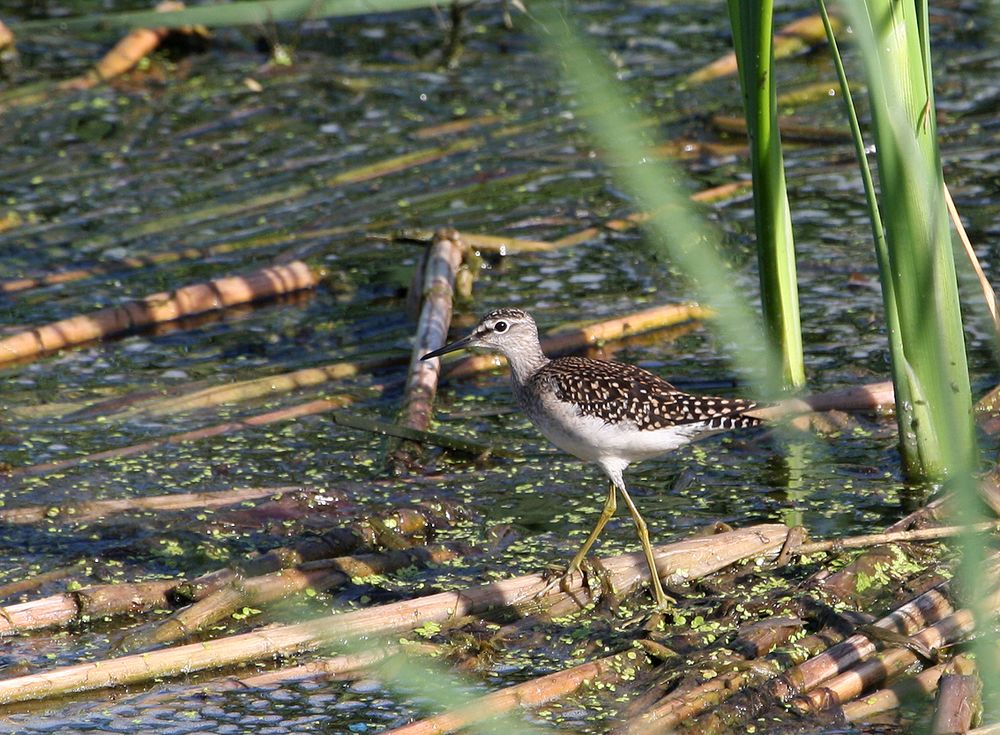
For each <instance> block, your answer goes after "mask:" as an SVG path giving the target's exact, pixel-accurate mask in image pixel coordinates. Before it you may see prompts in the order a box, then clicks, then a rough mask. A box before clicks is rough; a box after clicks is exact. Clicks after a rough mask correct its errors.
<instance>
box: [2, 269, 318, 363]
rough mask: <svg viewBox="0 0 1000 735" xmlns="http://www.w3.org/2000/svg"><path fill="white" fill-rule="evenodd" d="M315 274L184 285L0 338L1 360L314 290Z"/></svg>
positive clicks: (261, 274) (280, 272)
mask: <svg viewBox="0 0 1000 735" xmlns="http://www.w3.org/2000/svg"><path fill="white" fill-rule="evenodd" d="M317 283H318V279H317V277H316V275H315V274H314V273H313V272H312V271H311V270H310V269H309V266H307V265H306V264H305V263H302V262H295V263H289V264H287V265H276V266H272V267H270V268H264V269H263V270H259V271H256V272H255V273H250V274H248V275H246V276H230V277H227V278H219V279H216V280H214V281H209V282H208V283H199V284H194V285H191V286H183V287H182V288H179V289H177V290H176V291H173V292H171V293H158V294H153V295H152V296H147V297H145V298H144V299H140V300H138V301H131V302H128V303H126V304H124V305H122V306H116V307H112V308H107V309H101V310H99V311H95V312H93V313H91V314H84V315H80V316H75V317H70V318H69V319H62V320H60V321H57V322H53V323H51V324H46V325H44V326H41V327H35V328H34V329H30V330H27V331H24V332H20V333H18V334H14V335H11V336H9V337H5V338H3V339H0V364H3V363H8V362H14V361H19V360H26V359H29V358H34V357H37V356H39V355H42V354H46V353H49V352H54V351H56V350H60V349H63V348H64V347H71V346H74V345H79V344H84V343H86V342H90V341H93V340H96V339H103V338H106V337H110V336H114V335H120V334H124V333H126V332H129V331H131V330H134V329H140V328H142V327H148V326H150V325H152V324H158V323H161V322H168V321H174V320H177V319H180V318H181V317H187V316H193V315H195V314H203V313H205V312H209V311H214V310H217V309H225V308H228V307H230V306H236V305H238V304H246V303H250V302H252V301H259V300H261V299H268V298H273V297H275V296H279V295H281V294H286V293H292V292H293V291H300V290H303V289H309V288H314V287H315V286H316V284H317Z"/></svg>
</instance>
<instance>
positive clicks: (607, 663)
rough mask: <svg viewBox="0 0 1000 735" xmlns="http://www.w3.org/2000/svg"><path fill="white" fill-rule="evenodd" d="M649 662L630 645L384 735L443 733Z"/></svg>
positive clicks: (610, 678)
mask: <svg viewBox="0 0 1000 735" xmlns="http://www.w3.org/2000/svg"><path fill="white" fill-rule="evenodd" d="M648 666H649V660H648V659H647V658H646V656H645V655H644V654H643V653H642V652H641V651H638V650H636V649H634V648H633V649H629V650H627V651H622V652H620V653H615V654H612V655H611V656H605V657H604V658H599V659H597V660H596V661H588V662H587V663H584V664H580V665H578V666H573V667H571V668H568V669H563V670H562V671H556V672H554V673H552V674H547V675H545V676H540V677H538V678H535V679H531V680H529V681H526V682H523V683H521V684H515V685H513V686H509V687H506V688H504V689H500V690H498V691H495V692H492V693H490V694H487V695H485V696H482V697H476V698H475V699H473V700H472V701H470V702H467V703H466V704H463V705H462V706H461V707H459V708H457V709H454V710H451V711H450V712H443V713H442V714H439V715H435V716H434V717H428V718H426V719H423V720H417V721H416V722H411V723H410V724H408V725H403V726H402V727H397V728H394V729H392V730H387V731H385V733H384V735H445V734H446V733H451V732H455V731H457V730H463V729H465V728H468V727H469V726H470V725H474V724H475V723H477V722H482V721H484V720H489V719H491V718H493V717H496V716H497V715H502V714H506V713H509V712H511V711H513V710H514V709H517V708H518V707H537V706H539V705H542V704H545V703H546V702H551V701H552V700H554V699H558V698H559V697H565V696H566V695H568V694H572V693H573V692H575V691H576V690H577V689H579V688H580V687H581V686H583V685H584V684H587V683H589V682H593V681H616V680H620V679H621V678H622V676H623V674H624V675H632V674H634V673H635V671H636V669H639V668H647V667H648Z"/></svg>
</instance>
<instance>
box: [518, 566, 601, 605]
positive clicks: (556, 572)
mask: <svg viewBox="0 0 1000 735" xmlns="http://www.w3.org/2000/svg"><path fill="white" fill-rule="evenodd" d="M560 569H561V568H560V567H550V568H549V569H548V570H546V572H545V573H544V574H545V576H546V578H547V579H548V584H546V585H545V587H543V588H542V590H541V591H540V592H539V593H538V594H537V595H536V597H544V596H546V595H548V594H549V593H550V592H552V590H553V589H554V588H555V587H556V585H558V586H559V589H560V590H561V591H562V592H565V593H566V594H572V593H573V592H574V591H575V590H576V589H577V587H578V586H579V584H580V583H582V587H583V588H584V589H585V590H587V592H588V594H589V595H590V596H591V597H592V598H595V599H601V600H603V599H605V598H609V599H617V591H616V590H615V586H614V582H613V580H612V579H611V573H610V572H609V571H608V569H607V567H605V566H604V565H603V564H601V562H600V561H598V560H597V559H584V560H582V561H581V562H580V563H579V564H577V565H573V564H570V565H569V567H567V568H566V569H565V570H562V571H560ZM577 573H580V575H581V576H582V579H581V580H580V583H578V582H577V581H576V579H574V578H575V576H576V574H577ZM595 582H596V583H597V584H595ZM595 591H596V594H595Z"/></svg>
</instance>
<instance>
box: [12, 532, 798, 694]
mask: <svg viewBox="0 0 1000 735" xmlns="http://www.w3.org/2000/svg"><path fill="white" fill-rule="evenodd" d="M787 530H788V529H787V528H786V527H785V526H783V525H780V524H769V525H760V526H751V527H749V528H746V529H741V530H738V531H730V532H727V533H722V534H718V535H716V536H711V537H699V538H692V539H687V540H685V541H680V542H678V543H675V544H668V545H666V546H660V547H657V548H656V549H655V554H656V560H657V569H658V571H659V572H660V574H661V575H663V576H667V577H674V576H675V575H677V576H679V577H682V578H684V579H691V578H696V577H699V576H703V575H705V574H710V573H712V572H714V571H717V570H719V569H721V568H723V567H725V566H728V565H729V564H733V563H735V562H737V561H740V560H742V559H746V558H751V557H754V556H758V555H760V554H767V555H772V556H773V555H774V554H776V553H777V552H778V550H779V549H780V548H781V545H782V544H783V543H784V541H785V538H786V534H787ZM601 563H602V565H603V567H604V568H605V569H606V570H607V571H608V573H609V575H610V578H611V580H612V582H613V583H614V585H615V588H616V589H619V590H623V591H625V592H628V591H629V590H632V589H634V588H635V587H637V586H638V585H639V584H640V583H641V581H642V580H643V579H644V578H645V577H646V575H647V574H648V569H647V567H646V563H645V557H644V556H643V554H642V553H633V554H624V555H621V556H616V557H611V558H608V559H604V560H602V562H601ZM543 592H544V593H545V595H546V597H545V598H544V599H547V600H557V599H564V598H565V597H567V596H569V597H571V598H573V599H579V600H580V604H581V605H585V604H587V603H588V602H589V601H590V600H591V592H590V590H589V588H588V587H587V586H586V584H585V583H584V580H583V575H582V574H576V575H573V576H572V577H571V578H570V579H569V580H568V588H567V591H566V592H563V591H558V590H556V589H555V588H552V587H551V586H550V585H549V582H548V579H547V578H546V576H545V575H542V574H532V575H527V576H524V577H517V578H514V579H509V580H506V581H503V582H497V583H495V584H488V585H483V586H481V587H474V588H470V589H465V590H459V591H454V592H442V593H438V594H434V595H428V596H427V597H422V598H418V599H416V600H405V601H402V602H396V603H391V604H389V605H382V606H379V607H376V608H372V609H366V610H355V611H353V612H347V613H342V614H336V615H330V616H327V617H324V618H319V619H317V620H312V621H309V622H306V623H299V624H297V625H277V626H270V627H268V628H266V629H264V630H262V631H254V632H251V633H244V634H242V635H237V636H231V637H227V638H222V639H219V640H212V641H202V642H199V643H194V644H190V645H186V646H178V647H175V648H168V649H165V650H161V651H152V652H149V653H143V654H137V655H131V656H123V657H119V658H113V659H106V660H102V661H95V662H92V663H86V664H77V665H74V666H63V667H57V668H54V669H50V670H48V671H43V672H39V673H36V674H29V675H27V676H19V677H13V678H10V679H5V680H0V704H10V703H13V702H24V701H29V700H33V699H43V698H47V697H54V696H59V695H62V694H68V693H71V692H81V691H90V690H94V689H101V688H105V687H120V686H127V685H129V684H139V683H143V682H148V681H152V680H154V679H157V678H163V677H171V676H178V675H181V674H190V673H193V672H195V671H202V670H205V669H209V668H218V667H225V666H232V665H235V664H241V663H248V662H251V661H261V660H266V659H270V658H273V657H275V656H283V655H291V654H296V653H302V652H304V651H307V650H310V649H314V648H316V647H317V646H320V645H324V644H331V643H335V642H336V641H341V640H345V639H348V640H349V639H354V638H356V637H357V636H362V635H370V634H389V633H398V632H401V631H405V630H412V629H413V628H416V627H419V626H421V625H423V624H424V623H427V622H438V623H443V622H445V621H448V620H453V619H455V618H460V617H462V616H465V615H479V614H484V613H486V612H489V611H491V610H497V609H508V608H511V607H514V608H516V607H518V606H520V605H525V604H528V603H532V602H533V601H536V600H537V599H538V596H539V595H540V594H541V593H543Z"/></svg>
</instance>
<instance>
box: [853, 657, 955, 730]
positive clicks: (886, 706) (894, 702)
mask: <svg viewBox="0 0 1000 735" xmlns="http://www.w3.org/2000/svg"><path fill="white" fill-rule="evenodd" d="M956 658H958V657H957V656H956ZM953 660H954V659H953ZM950 666H951V662H949V663H943V664H937V665H936V666H931V667H930V668H929V669H924V670H923V671H921V672H920V673H919V674H917V675H916V676H913V677H910V678H907V679H901V680H900V681H897V682H894V683H893V684H892V686H890V687H886V688H885V689H879V690H878V691H875V692H872V693H870V694H866V695H865V696H863V697H861V698H859V699H855V700H852V701H850V702H844V704H842V705H841V706H840V710H839V714H840V715H841V716H842V717H843V718H844V720H845V721H847V722H865V721H867V720H870V719H872V717H874V716H875V715H877V714H879V713H880V712H887V711H889V710H893V709H896V708H898V707H900V706H901V705H902V704H903V702H905V701H912V699H913V697H914V695H918V694H923V695H930V694H933V693H934V691H935V690H936V689H937V686H938V680H939V679H940V678H941V675H942V674H944V672H945V671H947V670H948V668H949V667H950Z"/></svg>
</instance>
